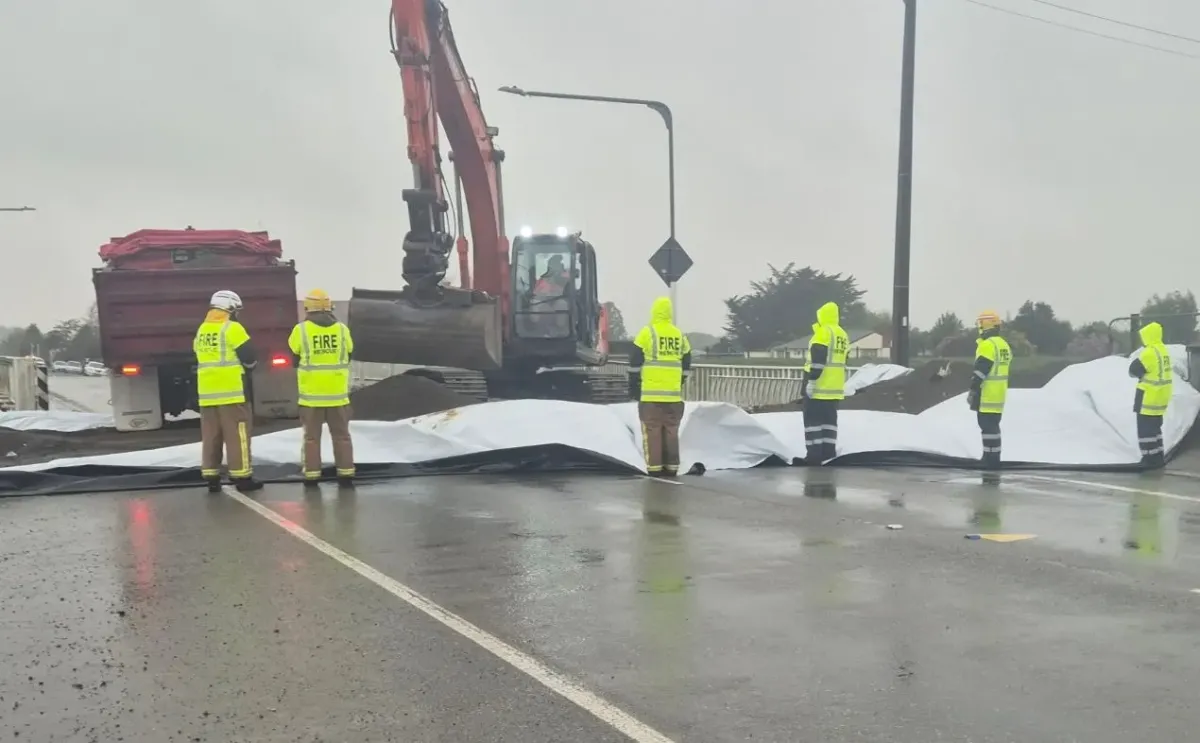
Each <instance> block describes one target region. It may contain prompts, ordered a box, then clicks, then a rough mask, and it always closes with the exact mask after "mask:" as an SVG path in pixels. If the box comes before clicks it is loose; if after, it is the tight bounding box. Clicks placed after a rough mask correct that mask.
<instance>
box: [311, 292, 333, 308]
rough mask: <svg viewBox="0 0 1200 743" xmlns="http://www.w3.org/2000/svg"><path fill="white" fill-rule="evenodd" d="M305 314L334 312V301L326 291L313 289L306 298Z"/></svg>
mask: <svg viewBox="0 0 1200 743" xmlns="http://www.w3.org/2000/svg"><path fill="white" fill-rule="evenodd" d="M304 311H305V312H332V311H333V300H332V299H330V298H329V294H328V293H326V291H325V290H324V289H313V290H312V291H310V292H309V293H308V294H306V295H305V296H304Z"/></svg>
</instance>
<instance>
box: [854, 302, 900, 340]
mask: <svg viewBox="0 0 1200 743" xmlns="http://www.w3.org/2000/svg"><path fill="white" fill-rule="evenodd" d="M858 327H861V329H863V330H869V331H871V332H872V333H879V334H880V335H883V336H890V335H891V333H892V313H890V312H888V311H887V310H865V311H864V312H863V321H862V324H861V325H860V326H858ZM909 335H910V336H911V333H910V334H909ZM909 344H910V345H911V338H910V339H909Z"/></svg>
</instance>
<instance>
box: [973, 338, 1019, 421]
mask: <svg viewBox="0 0 1200 743" xmlns="http://www.w3.org/2000/svg"><path fill="white" fill-rule="evenodd" d="M975 358H985V359H987V360H988V361H991V362H992V368H991V371H989V372H988V375H987V376H986V377H984V379H983V384H982V385H980V387H979V412H980V413H1003V412H1004V400H1005V399H1006V398H1007V397H1008V370H1009V368H1010V367H1011V366H1012V348H1011V347H1009V345H1008V341H1006V340H1004V339H1003V338H1001V337H1000V336H998V335H995V336H992V337H991V338H980V339H979V340H978V341H976V343H975Z"/></svg>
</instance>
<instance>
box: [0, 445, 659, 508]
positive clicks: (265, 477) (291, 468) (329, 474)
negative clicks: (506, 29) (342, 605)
mask: <svg viewBox="0 0 1200 743" xmlns="http://www.w3.org/2000/svg"><path fill="white" fill-rule="evenodd" d="M357 469H358V479H360V480H363V481H372V480H392V479H400V478H405V477H421V476H431V475H481V474H520V473H538V472H630V471H636V470H634V469H633V468H631V467H630V466H629V465H628V464H626V463H624V462H622V461H620V460H618V459H614V458H612V457H607V456H604V455H602V454H598V453H595V452H591V451H585V450H582V449H576V448H574V447H570V446H566V445H565V444H540V445H537V446H527V447H520V448H516V449H502V450H495V451H487V452H478V453H472V454H460V455H457V456H453V457H446V458H443V459H436V460H430V461H427V462H416V463H400V462H396V463H382V464H360V465H358V468H357ZM255 475H256V476H257V477H258V478H259V479H261V480H262V481H263V482H268V483H289V482H302V481H303V477H302V476H301V471H300V466H299V465H296V464H266V463H260V464H256V465H255ZM323 475H324V476H325V477H326V478H328V479H333V478H334V476H335V470H334V468H332V467H327V468H325V470H324V471H323ZM203 484H204V480H203V478H201V477H200V468H199V467H134V466H121V465H104V464H84V465H75V466H71V467H55V468H53V469H47V470H39V471H33V472H29V471H16V470H14V471H0V497H15V496H27V495H69V494H81V493H111V492H119V491H135V490H164V489H171V488H186V487H199V486H201V485H203Z"/></svg>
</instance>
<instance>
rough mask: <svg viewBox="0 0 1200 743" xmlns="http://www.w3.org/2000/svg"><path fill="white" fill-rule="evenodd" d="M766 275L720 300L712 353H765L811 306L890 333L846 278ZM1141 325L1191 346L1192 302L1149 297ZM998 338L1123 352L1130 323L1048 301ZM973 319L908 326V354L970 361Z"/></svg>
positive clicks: (1096, 352) (791, 268)
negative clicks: (1063, 313)
mask: <svg viewBox="0 0 1200 743" xmlns="http://www.w3.org/2000/svg"><path fill="white" fill-rule="evenodd" d="M769 268H770V274H769V275H768V277H767V278H766V279H764V280H762V281H757V282H754V283H753V284H751V285H750V291H749V292H748V293H746V294H742V295H738V296H734V297H730V298H729V299H726V300H725V308H726V322H725V327H724V333H725V334H724V337H722V338H721V339H720V340H719V341H718V343H717V344H715V346H714V347H712V348H711V349H710V350H712V351H713V352H717V353H729V352H741V351H765V350H768V349H770V348H773V347H774V346H777V345H780V344H782V343H787V342H789V341H793V340H797V339H798V338H800V337H803V336H805V335H807V334H808V332H809V328H810V326H811V325H812V323H813V320H814V318H815V317H816V312H817V308H818V307H820V306H821V305H822V304H824V303H825V302H836V303H837V304H838V306H839V307H840V309H841V324H842V326H843V327H845V328H851V329H860V330H870V331H875V332H879V333H881V334H883V335H884V336H885V337H889V336H890V335H891V327H892V319H891V315H890V313H887V312H876V311H872V310H870V309H869V308H868V307H867V305H866V303H865V302H864V301H863V298H864V297H865V295H866V292H865V291H864V290H862V289H860V288H859V287H858V285H857V283H856V281H855V278H854V277H853V276H844V275H842V274H827V273H825V272H823V271H819V270H817V269H814V268H812V267H809V266H806V267H803V268H798V267H796V265H795V264H788V265H787V266H785V267H783V268H776V267H774V266H769ZM1141 315H1142V318H1143V322H1149V321H1151V320H1153V321H1156V322H1159V323H1160V324H1161V325H1162V326H1163V331H1164V336H1165V340H1166V341H1167V342H1168V343H1191V342H1193V341H1194V340H1195V338H1196V325H1197V307H1196V298H1195V296H1194V295H1193V294H1192V293H1191V292H1190V291H1189V292H1178V291H1176V292H1171V293H1169V294H1164V295H1158V294H1156V295H1154V296H1153V297H1151V298H1150V299H1148V300H1146V301H1145V302H1144V303H1143V304H1142V306H1141ZM1005 319H1006V322H1005V331H1004V332H1005V337H1006V338H1007V340H1008V341H1009V343H1010V344H1011V345H1012V346H1013V349H1014V352H1016V353H1018V354H1022V355H1024V354H1033V353H1038V354H1042V355H1050V356H1072V357H1089V358H1091V357H1096V356H1103V355H1106V354H1108V353H1112V352H1119V351H1128V350H1131V349H1130V348H1129V346H1130V343H1129V324H1128V323H1123V324H1122V323H1118V324H1115V325H1114V326H1111V327H1110V324H1109V321H1108V320H1097V321H1095V322H1090V323H1086V324H1083V325H1079V326H1073V325H1072V324H1071V323H1070V322H1069V321H1067V320H1064V319H1061V318H1059V317H1058V316H1057V315H1056V314H1055V312H1054V308H1053V307H1052V306H1051V305H1050V304H1049V303H1047V302H1040V301H1033V300H1030V301H1027V302H1025V303H1024V304H1022V305H1021V307H1020V308H1018V309H1017V311H1016V313H1015V314H1010V315H1009V316H1008V317H1006V318H1005ZM975 338H976V332H975V328H974V318H968V319H967V320H966V321H964V320H963V319H962V318H960V317H958V315H956V314H955V313H953V312H946V313H944V314H942V316H941V317H939V318H938V319H937V321H936V322H935V323H934V324H933V325H932V326H931V327H929V328H928V329H919V328H913V329H912V330H911V331H910V346H911V350H912V352H913V353H914V354H936V355H939V356H969V355H971V354H973V353H974V350H975V345H974V344H975Z"/></svg>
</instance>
